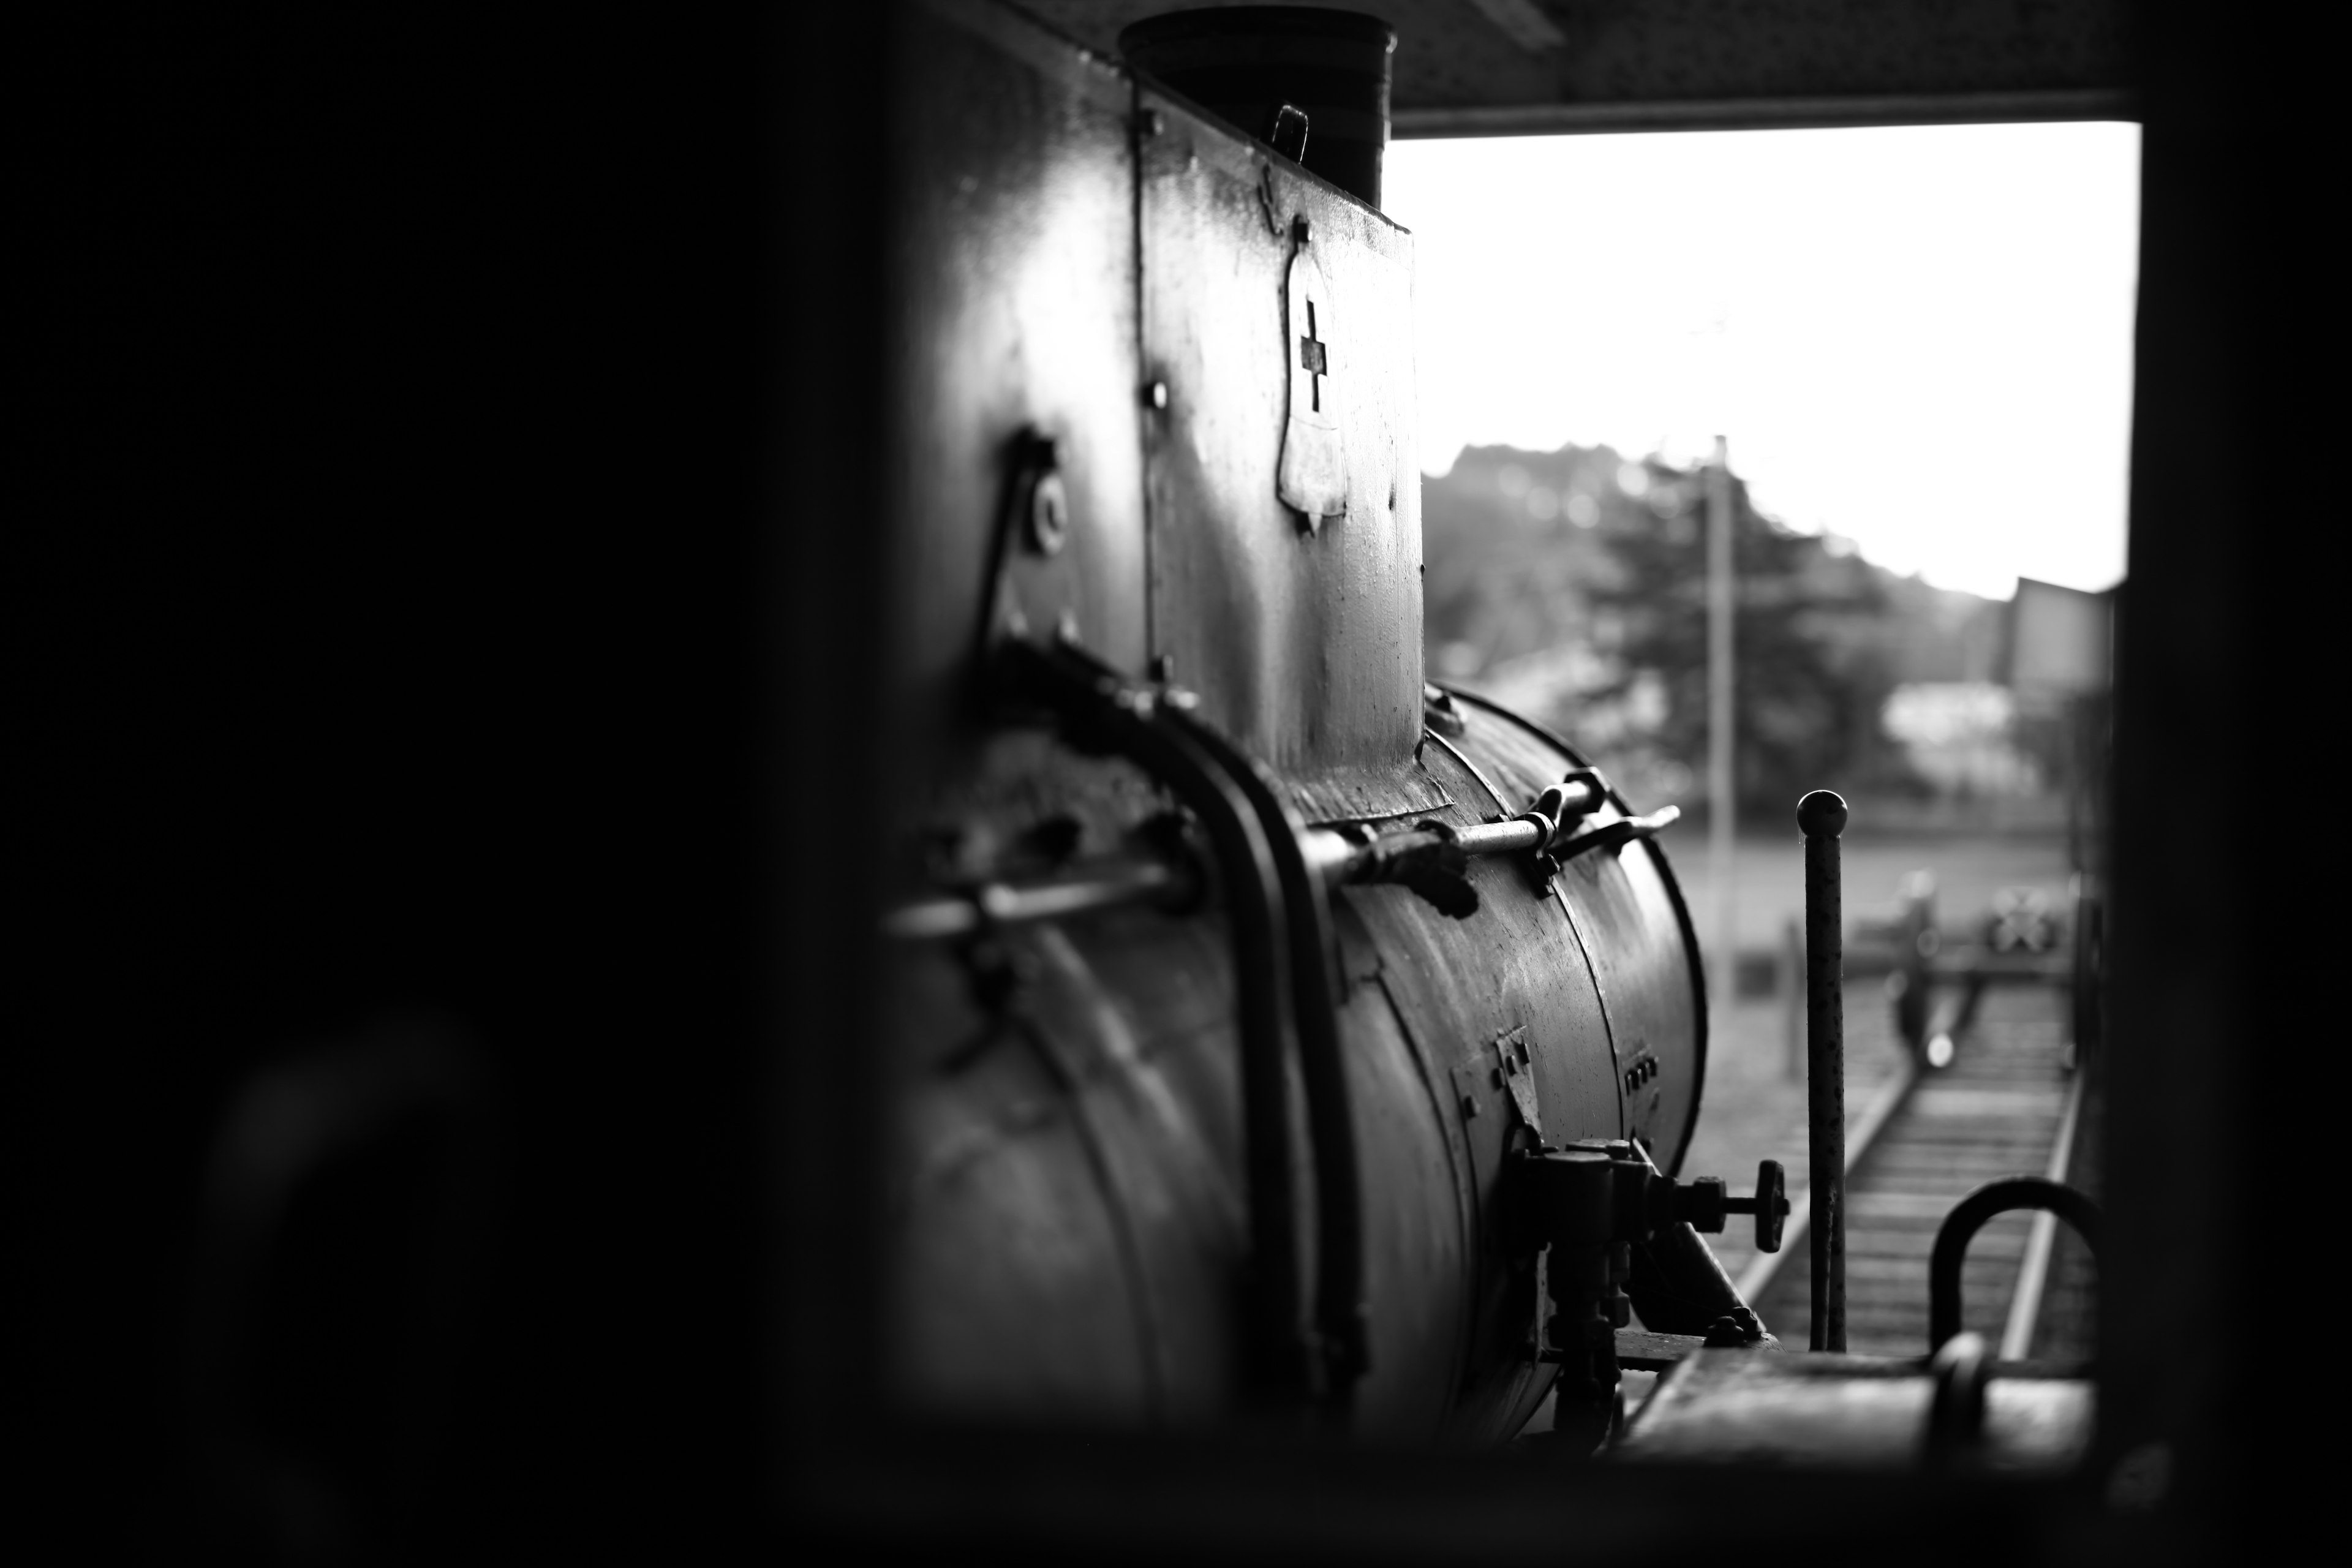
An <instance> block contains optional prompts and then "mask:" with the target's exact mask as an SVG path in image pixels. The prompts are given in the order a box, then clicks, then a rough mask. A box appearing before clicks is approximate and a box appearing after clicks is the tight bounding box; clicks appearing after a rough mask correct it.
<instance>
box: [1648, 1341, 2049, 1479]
mask: <svg viewBox="0 0 2352 1568" xmlns="http://www.w3.org/2000/svg"><path fill="white" fill-rule="evenodd" d="M2012 1370H2013V1369H2012ZM1991 1372H1992V1375H1991V1376H1990V1378H1989V1379H1987V1380H1985V1381H1984V1383H1983V1384H1982V1393H1983V1405H1982V1416H1981V1424H1980V1425H1979V1426H1977V1427H1976V1429H1975V1432H1974V1434H1973V1436H1972V1439H1971V1440H1970V1442H1969V1445H1968V1447H1969V1450H1970V1451H1969V1454H1968V1455H1967V1460H1968V1464H1969V1468H1977V1469H1979V1470H1985V1471H1991V1472H1995V1473H2001V1472H2008V1473H2016V1474H2043V1475H2048V1474H2059V1473H2063V1472H2064V1471H2065V1470H2067V1469H2068V1468H2072V1466H2073V1465H2074V1463H2075V1462H2076V1461H2077V1460H2078V1459H2080V1458H2081V1457H2082V1456H2083V1454H2084V1451H2085V1450H2086V1449H2087V1447H2088V1446H2089V1443H2090V1438H2091V1429H2092V1419H2093V1414H2094V1409H2095V1397H2094V1390H2093V1388H2092V1386H2091V1384H2087V1383H2082V1382H2076V1381H2073V1380H2070V1379H2065V1378H2053V1377H2021V1376H2007V1375H2002V1372H2003V1369H2002V1368H2001V1367H2000V1365H1998V1364H1996V1365H1995V1366H1993V1367H1992V1369H1991ZM1936 1394H1937V1379H1936V1377H1935V1376H1934V1375H1933V1374H1932V1373H1931V1372H1930V1371H1929V1368H1928V1367H1927V1364H1926V1363H1925V1362H1923V1361H1919V1360H1913V1359H1910V1358H1903V1359H1891V1358H1890V1359H1882V1358H1878V1357H1874V1356H1854V1355H1830V1354H1823V1355H1805V1356H1794V1355H1773V1354H1769V1353H1760V1352H1756V1351H1748V1350H1711V1349H1702V1350H1698V1351H1695V1352H1690V1353H1688V1354H1685V1355H1684V1356H1682V1357H1681V1358H1680V1359H1679V1360H1678V1361H1677V1362H1676V1363H1675V1366H1674V1368H1673V1370H1672V1371H1670V1372H1668V1373H1666V1375H1665V1376H1664V1378H1662V1379H1660V1380H1659V1383H1658V1387H1657V1391H1656V1392H1655V1393H1654V1394H1651V1396H1650V1398H1649V1401H1648V1403H1646V1404H1645V1405H1643V1407H1642V1409H1641V1411H1640V1413H1639V1414H1638V1415H1635V1416H1634V1417H1633V1420H1632V1421H1631V1422H1629V1423H1628V1424H1627V1426H1626V1428H1625V1431H1624V1433H1623V1435H1622V1436H1620V1437H1619V1439H1618V1440H1617V1442H1616V1443H1615V1444H1614V1445H1613V1447H1612V1450H1611V1451H1612V1454H1613V1455H1614V1456H1615V1457H1616V1458H1621V1459H1626V1460H1633V1461H1658V1462H1669V1463H1683V1464H1690V1463H1707V1464H1729V1463H1737V1464H1745V1465H1762V1466H1770V1467H1777V1468H1792V1469H1843V1470H1880V1471H1885V1470H1910V1469H1917V1468H1922V1467H1924V1466H1925V1465H1927V1464H1928V1463H1930V1462H1933V1461H1934V1460H1936V1459H1945V1460H1946V1461H1947V1462H1948V1457H1947V1456H1944V1455H1931V1452H1930V1445H1929V1421H1930V1417H1931V1415H1932V1413H1933V1411H1934V1408H1935V1404H1936Z"/></svg>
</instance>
